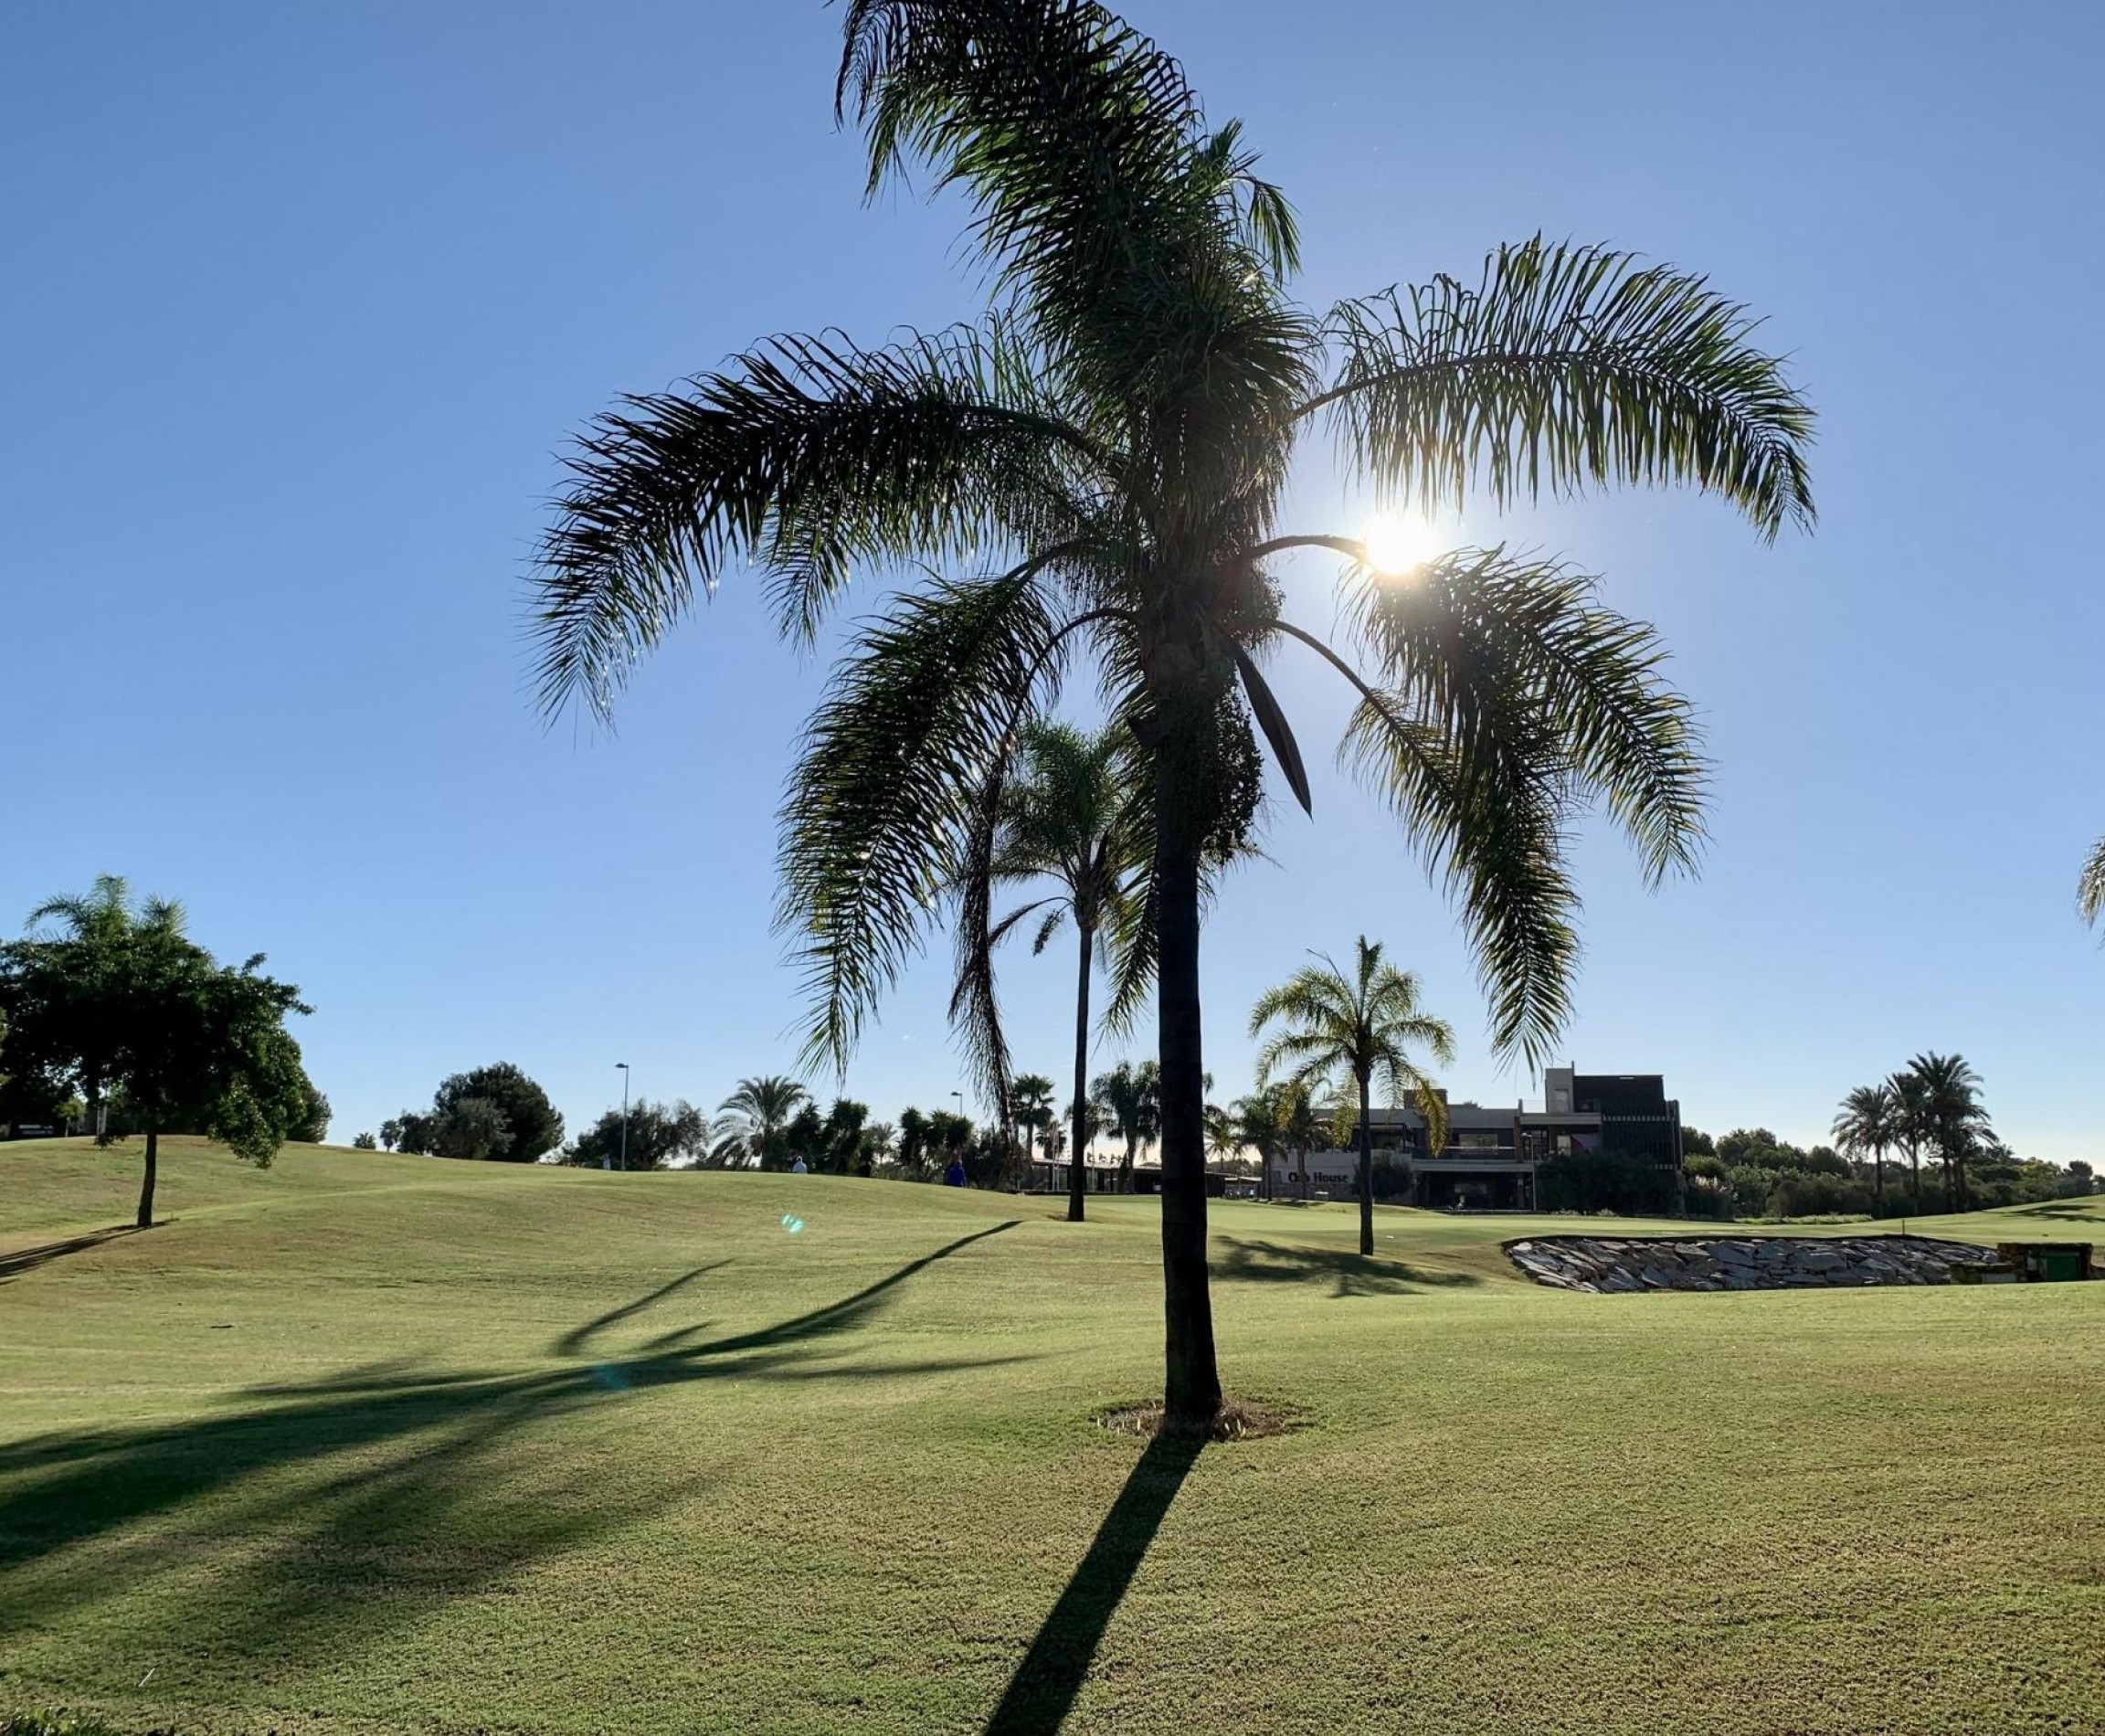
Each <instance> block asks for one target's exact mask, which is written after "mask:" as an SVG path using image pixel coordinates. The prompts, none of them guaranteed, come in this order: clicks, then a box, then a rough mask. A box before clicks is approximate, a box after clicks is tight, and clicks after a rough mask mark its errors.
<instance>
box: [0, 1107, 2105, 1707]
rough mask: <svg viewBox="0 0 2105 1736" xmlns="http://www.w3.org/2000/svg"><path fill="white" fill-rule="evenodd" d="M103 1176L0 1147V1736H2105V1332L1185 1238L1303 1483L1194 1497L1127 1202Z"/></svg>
mask: <svg viewBox="0 0 2105 1736" xmlns="http://www.w3.org/2000/svg"><path fill="white" fill-rule="evenodd" d="M136 1168H137V1156H136V1151H135V1150H134V1151H132V1152H131V1153H129V1154H127V1153H126V1152H125V1151H124V1150H123V1149H122V1148H121V1149H118V1150H116V1151H113V1152H98V1151H96V1150H94V1149H92V1148H91V1147H87V1146H83V1145H79V1144H71V1143H66V1142H48V1143H44V1144H40V1145H23V1146H14V1147H0V1707H5V1705H8V1704H30V1703H38V1702H46V1703H61V1702H62V1703H65V1704H68V1705H72V1706H77V1707H88V1708H94V1709H99V1710H101V1711H103V1712H104V1713H106V1714H108V1715H110V1716H111V1717H112V1718H113V1719H114V1720H117V1721H118V1722H119V1724H120V1725H121V1727H123V1728H128V1729H129V1728H136V1729H139V1730H142V1731H143V1730H147V1729H151V1728H157V1727H159V1726H161V1725H163V1724H166V1723H171V1722H172V1723H175V1725H177V1727H179V1728H180V1729H181V1730H183V1731H189V1732H210V1731H244V1732H246V1731H255V1732H260V1731H270V1730H275V1731H286V1732H291V1731H315V1732H323V1731H336V1732H359V1731H460V1730H471V1729H475V1730H483V1729H486V1730H492V1731H565V1732H568V1731H576V1732H587V1731H590V1732H599V1731H615V1730H619V1731H714V1730H722V1731H785V1732H787V1731H834V1730H838V1731H858V1732H862V1731H886V1732H889V1731H898V1732H905V1731H915V1732H918V1731H978V1730H992V1731H1001V1732H1007V1736H1015V1733H1016V1732H1023V1731H1052V1730H1053V1729H1056V1728H1061V1727H1064V1728H1065V1729H1067V1730H1069V1731H1097V1730H1112V1729H1116V1730H1117V1731H1131V1732H1167V1731H1177V1732H1179V1736H1185V1733H1187V1732H1190V1731H1195V1730H1216V1729H1235V1730H1237V1731H1253V1732H1261V1733H1262V1732H1272V1731H1318V1730H1320V1731H1329V1730H1351V1729H1362V1728H1369V1729H1373V1728H1378V1729H1381V1730H1385V1731H1428V1732H1431V1731H1441V1732H1450V1731H1486V1732H1489V1731H1500V1732H1505V1731H1541V1732H1580V1731H1586V1732H1609V1731H1627V1730H1632V1729H1640V1728H1641V1729H1645V1730H1648V1731H1705V1732H1719V1731H1725V1732H1729V1731H1744V1732H1749V1733H1750V1736H1751V1733H1752V1732H1757V1731H1777V1730H1785V1729H1787V1730H1792V1731H1836V1732H1841V1731H1849V1732H1857V1731H1873V1730H1895V1731H1899V1730H1905V1731H2012V1730H2022V1729H2040V1730H2047V1729H2086V1728H2105V1663H2101V1661H2100V1652H2099V1647H2098V1645H2097V1635H2098V1634H2099V1632H2100V1629H2101V1627H2105V1591H2101V1589H2100V1588H2101V1587H2105V1526H2101V1525H2100V1519H2099V1507H2098V1495H2097V1490H2096V1477H2095V1464H2096V1453H2097V1430H2098V1419H2099V1417H2100V1414H2105V1372H2101V1371H2100V1357H2099V1355H2098V1350H2099V1346H2100V1343H2101V1342H2105V1285H2091V1286H2015V1287H2004V1288H1981V1289H1950V1290H1920V1289H1913V1290H1896V1291H1849V1292H1816V1291H1814V1292H1793V1293H1780V1294H1753V1295H1718V1296H1659V1297H1587V1296H1571V1295H1567V1294H1562V1293H1558V1292H1552V1291H1547V1290H1543V1289H1539V1288H1538V1287H1536V1286H1530V1285H1528V1284H1526V1283H1524V1282H1522V1281H1521V1280H1519V1279H1518V1276H1517V1275H1515V1274H1514V1272H1513V1271H1512V1268H1511V1267H1510V1265H1508V1264H1507V1262H1506V1261H1505V1259H1504V1257H1503V1255H1502V1254H1500V1253H1499V1251H1498V1248H1497V1241H1498V1240H1499V1239H1500V1238H1501V1237H1502V1236H1505V1235H1509V1234H1514V1233H1521V1230H1522V1228H1523V1227H1527V1226H1532V1227H1537V1228H1539V1227H1540V1222H1541V1221H1540V1220H1527V1221H1521V1220H1507V1221H1503V1222H1501V1221H1498V1220H1458V1219H1451V1218H1446V1217H1444V1216H1437V1215H1433V1214H1425V1213H1416V1212H1383V1213H1381V1214H1380V1243H1379V1246H1378V1254H1377V1256H1376V1258H1375V1259H1373V1260H1371V1261H1362V1260H1360V1259H1359V1257H1358V1256H1357V1255H1356V1254H1352V1253H1351V1252H1350V1251H1349V1250H1350V1248H1351V1246H1352V1238H1353V1235H1354V1219H1353V1215H1352V1212H1351V1211H1350V1210H1349V1208H1343V1207H1339V1208H1316V1209H1311V1210H1299V1209H1294V1208H1288V1207H1282V1206H1274V1207H1267V1206H1260V1205H1254V1204H1236V1205H1226V1206H1217V1207H1216V1210H1215V1214H1214V1223H1215V1229H1216V1247H1215V1254H1216V1264H1217V1269H1218V1272H1219V1275H1220V1276H1219V1282H1218V1286H1217V1308H1218V1311H1219V1319H1220V1330H1221V1336H1222V1355H1223V1360H1224V1368H1225V1371H1226V1373H1227V1376H1228V1379H1229V1381H1230V1384H1231V1386H1232V1388H1233V1389H1234V1390H1235V1391H1236V1392H1241V1393H1243V1394H1249V1395H1253V1396H1256V1397H1259V1398H1263V1399H1266V1400H1270V1401H1272V1402H1273V1403H1275V1404H1278V1405H1281V1406H1284V1407H1289V1408H1291V1409H1292V1410H1293V1411H1294V1412H1295V1413H1296V1415H1297V1418H1298V1426H1296V1428H1294V1429H1293V1430H1291V1431H1290V1432H1289V1433H1287V1434H1283V1435H1280V1436H1276V1437H1274V1438H1271V1439H1266V1440H1257V1441H1248V1442H1241V1443H1234V1444H1229V1445H1217V1446H1211V1447H1209V1448H1207V1449H1206V1450H1205V1451H1204V1452H1203V1453H1201V1454H1196V1455H1193V1454H1191V1453H1190V1452H1188V1451H1179V1450H1176V1449H1173V1448H1169V1447H1166V1446H1165V1445H1156V1446H1152V1447H1147V1448H1145V1449H1144V1448H1143V1445H1142V1443H1140V1442H1138V1441H1137V1440H1134V1439H1132V1438H1130V1437H1127V1436H1124V1435H1120V1434H1113V1433H1110V1432H1108V1431H1106V1430H1105V1429H1103V1428H1102V1427H1100V1426H1098V1424H1096V1422H1095V1420H1094V1418H1095V1413H1097V1412H1099V1411H1100V1410H1102V1409H1104V1408H1105V1407H1108V1406H1112V1405H1115V1404H1117V1403H1125V1402H1129V1401H1132V1400H1136V1399H1139V1398H1142V1397H1144V1396H1146V1395H1147V1394H1148V1393H1149V1392H1151V1391H1152V1390H1153V1389H1154V1387H1155V1385H1156V1382H1157V1379H1158V1372H1157V1357H1158V1331H1159V1296H1158V1282H1159V1279H1158V1250H1157V1245H1156V1236H1155V1228H1156V1226H1155V1211H1154V1203H1153V1201H1147V1200H1132V1201H1102V1202H1097V1201H1093V1202H1092V1208H1091V1209H1092V1211H1093V1212H1095V1214H1096V1221H1095V1222H1093V1223H1089V1224H1087V1225H1084V1226H1079V1227H1076V1226H1070V1225H1068V1224H1065V1223H1061V1222H1059V1221H1058V1220H1059V1213H1060V1206H1059V1203H1058V1202H1047V1201H1030V1200H1015V1199H1009V1198H1004V1197H1000V1196H996V1195H989V1194H981V1193H973V1192H965V1191H953V1190H948V1189H941V1188H926V1187H909V1186H902V1185H895V1184H887V1183H880V1182H861V1181H852V1180H834V1179H830V1178H820V1177H788V1176H779V1177H777V1176H749V1175H723V1174H673V1175H644V1176H608V1175H601V1174H598V1173H596V1172H578V1171H563V1170H541V1169H520V1168H514V1167H513V1166H508V1165H476V1164H456V1163H446V1162H442V1161H439V1160H437V1159H420V1158H401V1157H390V1156H387V1155H385V1154H375V1153H364V1152H349V1151H339V1150H334V1149H324V1148H305V1147H294V1148H290V1149H287V1151H286V1152H285V1153H284V1155H283V1156H282V1157H281V1158H280V1161H279V1163H278V1164H277V1166H276V1167H274V1168H273V1169H272V1170H269V1171H266V1172H260V1173H259V1172H257V1171H254V1170H248V1169H246V1168H244V1167H243V1166H241V1165H239V1164H238V1163H237V1162H236V1161H235V1160H234V1159H231V1158H229V1157H227V1156H226V1155H225V1154H223V1153H220V1152H217V1151H214V1150H212V1149H209V1148H206V1147H203V1146H199V1145H194V1144H189V1143H186V1142H180V1141H177V1142H171V1145H170V1148H169V1149H168V1150H167V1152H166V1153H165V1155H164V1208H165V1210H166V1211H167V1212H168V1214H169V1218H170V1221H169V1222H168V1223H165V1224H164V1225H162V1226H160V1227H157V1228H155V1229H154V1230H152V1231H150V1232H146V1233H140V1234H128V1233H116V1234H110V1235H107V1236H104V1235H101V1234H100V1232H102V1231H104V1230H107V1229H109V1228H110V1227H111V1226H113V1225H118V1224H121V1223H122V1222H123V1221H124V1219H125V1217H126V1216H127V1212H128V1206H129V1202H130V1198H131V1192H132V1188H133V1187H134V1185H135V1181H136ZM2100 1205H2105V1201H2090V1202H2068V1203H2065V1204H2063V1205H2060V1206H2057V1207H2053V1208H2032V1209H2030V1210H2029V1211H2027V1212H2015V1213H1984V1214H1979V1215H1977V1216H1975V1217H1972V1218H1966V1219H1961V1220H1952V1221H1947V1222H1945V1223H1937V1222H1935V1221H1930V1222H1926V1223H1923V1224H1921V1225H1920V1226H1910V1227H1920V1228H1923V1229H1926V1230H1929V1231H1930V1232H1931V1233H1957V1234H1963V1235H1968V1236H1971V1237H1973V1238H1974V1239H1979V1240H1984V1241H1993V1240H1996V1239H1998V1238H2000V1237H2005V1236H2009V1235H2025V1236H2027V1237H2040V1236H2044V1235H2047V1234H2057V1235H2064V1236H2076V1237H2084V1238H2089V1239H2095V1240H2098V1241H2100V1242H2105V1214H2101V1213H2100V1212H2099V1211H2098V1209H2097V1208H2098V1207H2099V1206H2100ZM786 1218H787V1219H789V1220H791V1221H792V1222H791V1223H785V1222H784V1220H785V1219H786ZM799 1223H800V1224H801V1226H802V1227H801V1228H800V1229H799V1228H795V1227H793V1226H794V1225H795V1224H799ZM1662 1227H1664V1226H1662ZM1063 1720H1064V1724H1063Z"/></svg>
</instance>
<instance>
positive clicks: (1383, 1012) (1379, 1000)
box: [1250, 935, 1454, 1152]
mask: <svg viewBox="0 0 2105 1736" xmlns="http://www.w3.org/2000/svg"><path fill="white" fill-rule="evenodd" d="M1274 1024H1283V1025H1285V1026H1287V1027H1288V1028H1287V1029H1286V1030H1285V1031H1282V1032H1278V1033H1277V1034H1276V1035H1275V1036H1274V1037H1273V1038H1272V1039H1271V1040H1270V1041H1269V1042H1267V1043H1265V1045H1264V1048H1263V1049H1261V1050H1260V1051H1258V1054H1257V1076H1258V1078H1259V1079H1260V1080H1261V1081H1263V1082H1265V1083H1270V1082H1271V1081H1272V1080H1273V1079H1275V1077H1283V1078H1284V1079H1285V1082H1286V1083H1287V1084H1289V1085H1296V1086H1298V1087H1299V1088H1300V1089H1302V1090H1303V1091H1305V1092H1307V1093H1309V1094H1310V1095H1311V1096H1314V1095H1316V1094H1317V1093H1319V1092H1320V1091H1322V1090H1323V1089H1324V1088H1326V1087H1329V1088H1333V1089H1335V1090H1338V1091H1339V1092H1340V1093H1341V1092H1342V1089H1343V1087H1345V1086H1346V1085H1353V1086H1356V1087H1359V1088H1362V1089H1365V1088H1369V1087H1370V1086H1371V1085H1373V1083H1374V1082H1375V1081H1376V1080H1377V1079H1379V1080H1380V1083H1381V1085H1382V1086H1383V1088H1384V1089H1385V1090H1386V1091H1387V1093H1388V1095H1389V1097H1390V1100H1391V1102H1392V1103H1398V1102H1401V1101H1402V1098H1403V1096H1404V1095H1405V1094H1406V1093H1408V1094H1409V1095H1410V1096H1411V1097H1412V1100H1413V1102H1414V1103H1415V1105H1416V1106H1417V1109H1418V1113H1419V1114H1420V1115H1421V1116H1423V1117H1424V1120H1425V1143H1426V1149H1427V1150H1428V1151H1432V1152H1438V1151H1440V1150H1442V1149H1444V1148H1445V1146H1446V1144H1447V1105H1446V1103H1445V1101H1444V1099H1443V1098H1442V1097H1441V1096H1440V1092H1439V1087H1438V1086H1437V1085H1434V1084H1433V1080H1432V1078H1431V1077H1430V1076H1429V1075H1428V1074H1425V1073H1424V1072H1423V1071H1422V1070H1421V1069H1420V1068H1419V1066H1418V1064H1417V1063H1416V1062H1415V1061H1413V1060H1412V1054H1411V1052H1412V1049H1415V1048H1423V1049H1425V1050H1427V1051H1429V1052H1430V1053H1432V1054H1433V1058H1434V1059H1435V1060H1437V1061H1438V1062H1439V1063H1440V1064H1442V1065H1443V1066H1445V1065H1449V1064H1452V1063H1453V1061H1454V1031H1453V1029H1452V1028H1451V1027H1450V1026H1449V1025H1448V1023H1447V1021H1445V1020H1444V1019H1436V1018H1434V1017H1433V1016H1432V1015H1431V1014H1430V1013H1427V1012H1424V1011H1422V1010H1421V1008H1420V1005H1419V986H1418V979H1417V978H1416V977H1415V976H1413V975H1412V973H1411V972H1409V971H1406V970H1399V969H1396V967H1395V966H1394V965H1391V964H1390V963H1388V962H1386V961H1385V960H1384V959H1383V958H1382V956H1381V943H1380V941H1378V940H1369V939H1368V938H1367V937H1366V936H1364V935H1362V936H1360V937H1359V942H1358V944H1357V947H1355V955H1354V959H1353V969H1352V971H1351V973H1350V974H1349V975H1348V974H1347V973H1346V972H1345V971H1343V970H1340V969H1338V966H1337V965H1336V964H1335V963H1334V962H1333V961H1332V960H1331V959H1330V958H1328V957H1326V958H1324V959H1323V961H1322V962H1321V963H1320V964H1318V965H1310V966H1308V967H1307V968H1306V969H1302V970H1298V971H1296V973H1295V974H1294V975H1293V976H1292V977H1291V978H1289V979H1287V980H1286V981H1285V982H1283V983H1281V984H1280V985H1279V987H1278V988H1276V989H1272V990H1266V991H1265V993H1264V995H1262V996H1260V997H1259V999H1258V1001H1257V1004H1256V1005H1255V1006H1254V1007H1253V1008H1252V1009H1251V1010H1250V1034H1251V1035H1252V1036H1257V1035H1259V1034H1261V1033H1262V1032H1264V1028H1265V1027H1266V1026H1267V1025H1274Z"/></svg>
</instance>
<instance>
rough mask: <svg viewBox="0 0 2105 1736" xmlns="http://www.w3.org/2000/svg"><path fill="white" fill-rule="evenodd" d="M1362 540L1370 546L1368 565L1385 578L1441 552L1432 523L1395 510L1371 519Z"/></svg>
mask: <svg viewBox="0 0 2105 1736" xmlns="http://www.w3.org/2000/svg"><path fill="white" fill-rule="evenodd" d="M1359 540H1360V542H1361V543H1362V544H1363V545H1365V546H1366V549H1367V565H1368V566H1370V567H1372V568H1373V569H1374V570H1375V571H1376V572H1377V573H1380V575H1381V576H1382V577H1384V578H1396V577H1401V576H1402V575H1403V574H1405V573H1409V572H1412V571H1415V570H1416V569H1417V568H1418V567H1421V566H1424V565H1425V563H1426V562H1427V561H1429V560H1431V559H1432V558H1433V556H1435V555H1437V554H1438V553H1439V552H1440V547H1439V542H1438V538H1437V536H1436V535H1435V533H1434V531H1433V525H1432V524H1430V523H1428V522H1427V521H1426V520H1424V519H1423V518H1412V517H1406V516H1404V515H1402V514H1400V513H1382V514H1381V515H1380V517H1378V518H1374V519H1371V520H1370V521H1369V522H1368V525H1367V530H1366V534H1365V535H1363V536H1361V537H1360V539H1359Z"/></svg>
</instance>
